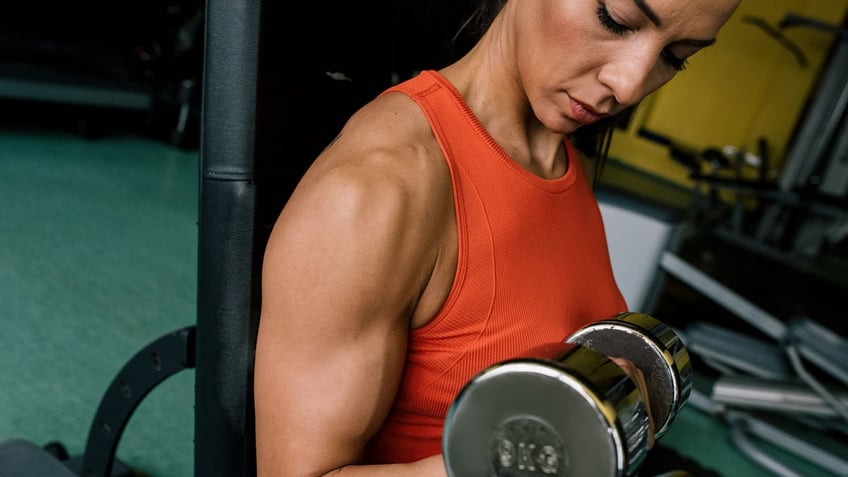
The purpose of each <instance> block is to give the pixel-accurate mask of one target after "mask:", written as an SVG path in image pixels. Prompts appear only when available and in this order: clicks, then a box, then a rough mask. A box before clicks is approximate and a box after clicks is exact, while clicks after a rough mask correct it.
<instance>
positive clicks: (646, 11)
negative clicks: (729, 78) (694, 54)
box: [633, 0, 716, 48]
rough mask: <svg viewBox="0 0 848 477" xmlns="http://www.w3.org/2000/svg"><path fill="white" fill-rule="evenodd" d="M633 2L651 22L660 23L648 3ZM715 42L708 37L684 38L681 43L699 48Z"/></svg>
mask: <svg viewBox="0 0 848 477" xmlns="http://www.w3.org/2000/svg"><path fill="white" fill-rule="evenodd" d="M633 3H635V4H636V6H637V7H639V10H642V13H644V14H645V16H646V17H648V20H651V23H653V24H654V25H656V26H661V25H662V21H660V17H658V16H657V14H656V12H654V11H653V10H652V9H651V7H649V6H648V4H647V3H645V0H633ZM715 42H716V41H715V39H714V38H712V39H709V40H685V41H684V42H683V43H686V44H688V45H692V46H697V47H699V48H706V47H708V46H710V45H712V44H714V43H715Z"/></svg>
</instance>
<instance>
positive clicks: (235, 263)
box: [194, 0, 262, 477]
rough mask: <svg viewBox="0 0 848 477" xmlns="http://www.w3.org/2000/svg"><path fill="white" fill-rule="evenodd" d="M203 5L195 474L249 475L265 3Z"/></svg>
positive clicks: (218, 0)
mask: <svg viewBox="0 0 848 477" xmlns="http://www.w3.org/2000/svg"><path fill="white" fill-rule="evenodd" d="M206 5H207V6H206V43H205V47H206V50H205V67H204V68H205V69H204V78H203V113H202V119H201V128H202V131H201V145H200V169H201V170H200V211H199V242H198V283H197V286H198V291H197V294H198V297H197V298H198V302H197V342H196V345H197V354H196V357H197V359H196V383H195V438H194V439H195V457H194V467H195V470H194V473H195V475H197V476H209V475H226V476H231V477H240V476H252V475H255V473H256V470H255V466H256V464H255V451H254V433H253V394H252V381H253V379H252V372H253V371H252V370H253V353H254V348H255V339H256V327H257V324H258V309H259V304H258V268H259V267H258V263H259V260H258V258H257V253H258V251H259V250H261V248H262V247H260V246H257V245H256V243H255V240H256V238H255V237H256V234H255V222H256V220H255V215H256V214H255V210H256V192H255V187H254V162H255V157H254V156H255V129H256V91H257V75H258V52H259V26H260V22H259V19H260V10H261V8H260V7H261V1H260V0H208V1H207V2H206Z"/></svg>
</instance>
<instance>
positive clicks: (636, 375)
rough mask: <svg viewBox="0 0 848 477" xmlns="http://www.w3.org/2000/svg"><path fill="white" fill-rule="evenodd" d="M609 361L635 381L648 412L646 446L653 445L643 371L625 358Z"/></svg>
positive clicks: (652, 431) (651, 424)
mask: <svg viewBox="0 0 848 477" xmlns="http://www.w3.org/2000/svg"><path fill="white" fill-rule="evenodd" d="M610 361H612V362H613V363H615V364H617V365H618V367H619V368H621V370H622V371H624V374H626V375H627V376H628V377H629V378H630V379H632V380H633V382H634V383H636V387H637V388H638V389H639V393H640V394H641V395H642V402H644V403H645V411H646V412H647V413H648V425H649V426H650V430H651V431H650V432H649V433H648V448H649V449H650V448H652V447H654V416H652V415H651V401H650V395H649V394H648V382H647V380H646V379H645V373H643V372H642V370H641V369H639V368H638V367H637V366H636V365H635V364H633V362H632V361H630V360H628V359H625V358H610Z"/></svg>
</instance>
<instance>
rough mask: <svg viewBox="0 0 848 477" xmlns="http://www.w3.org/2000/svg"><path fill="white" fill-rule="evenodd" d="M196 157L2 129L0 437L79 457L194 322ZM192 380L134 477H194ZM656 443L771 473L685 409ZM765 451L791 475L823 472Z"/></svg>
mask: <svg viewBox="0 0 848 477" xmlns="http://www.w3.org/2000/svg"><path fill="white" fill-rule="evenodd" d="M198 158H199V157H198V152H197V151H196V150H184V149H179V148H176V147H173V146H171V145H169V144H167V143H166V142H164V141H160V140H156V139H151V138H149V137H146V136H142V135H138V134H135V133H134V132H133V131H132V130H128V131H120V130H118V131H115V132H111V133H109V134H106V135H103V136H100V137H95V138H87V137H84V136H82V135H79V134H76V133H75V132H74V131H73V130H72V128H62V127H58V128H48V127H43V126H36V124H28V125H27V124H24V125H21V124H17V123H14V122H12V123H11V124H3V125H2V126H0V204H2V207H0V303H2V311H0V362H2V363H3V364H2V370H0V440H3V439H5V438H11V437H20V438H24V439H28V440H31V441H33V442H35V443H38V444H46V443H48V442H51V441H58V442H61V443H62V444H63V445H64V446H65V447H66V448H67V450H68V451H69V453H70V454H71V455H72V456H73V455H79V454H80V453H81V452H82V451H83V448H84V445H85V439H86V436H87V433H88V430H89V426H90V425H91V419H92V417H93V415H94V413H95V411H96V409H97V406H98V404H99V401H100V398H101V397H102V395H103V392H104V391H105V389H106V388H107V386H108V385H109V383H110V382H111V380H112V378H113V377H114V376H115V374H116V373H117V372H118V371H119V370H120V369H121V367H122V366H123V364H124V363H125V362H126V361H127V360H128V359H129V358H130V357H131V356H132V355H134V354H135V352H136V351H138V350H140V349H141V348H142V347H144V346H145V345H147V344H148V343H150V342H151V341H153V340H155V339H156V338H158V337H160V336H162V335H164V334H166V333H168V332H170V331H173V330H176V329H178V328H182V327H184V326H186V325H190V324H192V323H193V322H194V320H195V286H196V276H195V274H196V242H197V212H198V210H197V208H198V187H197V186H198V174H197V173H198ZM703 246H705V245H703V244H702V247H703ZM702 251H703V250H702ZM713 256H715V255H713ZM728 262H729V263H733V262H734V260H733V259H731V260H728ZM735 262H736V263H740V262H739V261H735ZM722 263H724V262H722ZM773 279H774V280H778V281H779V280H780V278H779V277H776V276H773ZM671 291H673V290H670V291H669V293H671ZM680 296H682V297H683V298H677V299H676V301H675V299H673V298H667V299H666V300H667V301H666V302H664V303H661V306H660V309H661V310H662V309H663V306H665V308H664V309H666V310H669V311H668V313H669V316H668V317H666V316H663V317H662V318H663V319H666V320H668V319H672V316H671V315H673V314H674V311H675V310H679V309H680V308H681V300H689V301H686V303H690V304H692V303H694V304H695V305H696V306H700V305H698V304H697V303H698V302H697V298H694V299H693V298H692V296H691V294H687V293H682V294H681V295H680ZM687 297H688V298H687ZM693 300H694V301H693ZM708 306H709V305H703V307H701V308H699V309H707V308H708ZM684 314H685V313H679V314H677V315H675V316H674V317H673V319H675V320H677V319H680V320H685V319H686V318H685V316H683V315H684ZM193 379H194V373H193V371H183V372H181V373H178V374H177V375H175V376H173V377H171V378H169V379H168V380H166V381H165V382H163V383H162V384H161V385H159V386H158V387H157V388H156V389H154V391H153V392H152V393H151V394H149V395H148V396H147V398H146V399H145V400H144V401H143V402H142V404H141V406H140V407H139V408H138V409H137V411H136V413H135V414H134V416H133V417H132V419H131V421H130V422H129V425H128V427H127V429H126V431H125V432H124V434H123V437H122V439H121V441H120V445H119V448H118V451H117V453H118V458H119V459H121V460H122V461H124V462H125V463H127V464H129V465H130V467H132V468H133V469H135V470H136V471H137V473H138V474H139V475H143V476H150V477H191V476H192V475H193V464H192V461H193V446H192V439H193V426H194V415H193V404H194V402H193V384H194V383H193ZM704 379H705V378H701V377H700V375H699V378H698V381H697V382H696V385H698V386H703V385H709V382H706V383H705V382H704ZM660 442H661V444H662V445H663V446H665V447H667V448H669V449H672V450H673V451H676V452H677V453H678V454H679V455H680V456H682V457H684V458H687V459H692V460H694V461H696V462H697V463H698V464H700V466H702V467H704V468H705V469H709V470H711V471H714V472H715V474H711V475H721V476H726V477H758V476H769V475H772V474H770V473H768V472H767V471H765V470H764V469H763V468H761V467H759V466H758V465H756V464H754V463H753V462H752V461H751V460H750V459H749V458H747V457H746V456H745V455H743V454H742V453H741V452H740V451H738V450H736V449H735V448H734V446H733V445H732V444H731V441H730V437H729V432H728V429H727V427H726V426H725V425H724V424H723V423H722V422H720V421H718V420H716V419H715V418H714V417H712V416H708V415H706V414H704V413H702V412H700V411H698V410H697V409H694V408H692V407H691V406H689V407H686V408H684V410H683V411H682V412H681V413H680V415H679V416H678V418H677V420H676V421H675V423H674V426H673V427H672V429H671V431H670V432H669V433H668V434H666V435H665V436H664V437H663V439H662V440H661V441H660ZM777 454H778V456H779V457H780V458H781V459H783V460H784V461H786V462H789V463H791V464H792V465H795V466H797V467H796V468H798V469H800V470H799V472H800V473H801V474H803V475H809V476H827V475H830V474H827V473H824V472H823V471H821V470H820V469H818V468H816V467H814V466H812V465H807V464H805V463H803V462H798V461H797V459H793V458H790V457H789V456H781V455H779V453H777ZM704 475H706V474H704Z"/></svg>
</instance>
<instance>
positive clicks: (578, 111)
mask: <svg viewBox="0 0 848 477" xmlns="http://www.w3.org/2000/svg"><path fill="white" fill-rule="evenodd" d="M569 99H570V100H571V114H572V115H574V120H575V121H577V122H578V123H580V124H591V123H594V122H595V121H597V120H599V119H601V118H602V117H604V115H602V114H600V113H597V112H596V111H595V110H594V109H592V108H590V107H589V106H587V105H585V104H583V103H581V102H580V101H577V100H576V99H574V98H572V97H571V96H569Z"/></svg>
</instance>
